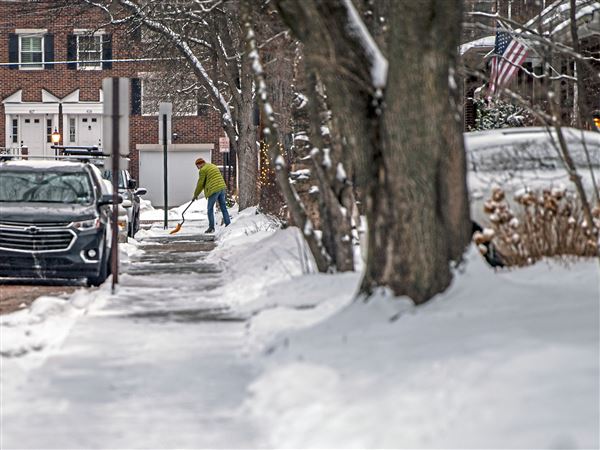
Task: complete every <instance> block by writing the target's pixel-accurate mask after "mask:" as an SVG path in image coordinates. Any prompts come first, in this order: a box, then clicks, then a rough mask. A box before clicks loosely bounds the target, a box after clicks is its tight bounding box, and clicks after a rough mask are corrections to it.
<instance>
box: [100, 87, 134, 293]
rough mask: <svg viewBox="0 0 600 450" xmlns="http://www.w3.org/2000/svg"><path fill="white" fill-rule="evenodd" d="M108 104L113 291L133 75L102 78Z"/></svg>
mask: <svg viewBox="0 0 600 450" xmlns="http://www.w3.org/2000/svg"><path fill="white" fill-rule="evenodd" d="M102 90H103V93H104V105H103V112H102V117H103V121H102V142H104V154H106V155H110V156H111V159H112V165H111V167H112V188H113V201H112V203H113V209H112V224H111V228H112V236H111V253H110V254H111V272H112V293H113V294H114V292H115V285H116V284H118V282H119V239H118V231H119V223H118V221H119V168H120V167H123V168H125V169H126V168H127V159H126V158H127V156H128V155H129V79H128V78H105V79H104V80H103V81H102Z"/></svg>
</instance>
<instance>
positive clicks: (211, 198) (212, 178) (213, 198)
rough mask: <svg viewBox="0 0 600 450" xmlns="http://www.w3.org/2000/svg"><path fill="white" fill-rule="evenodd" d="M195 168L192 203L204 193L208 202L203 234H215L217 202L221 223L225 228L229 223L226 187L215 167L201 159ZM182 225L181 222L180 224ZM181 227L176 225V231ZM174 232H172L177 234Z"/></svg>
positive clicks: (197, 161)
mask: <svg viewBox="0 0 600 450" xmlns="http://www.w3.org/2000/svg"><path fill="white" fill-rule="evenodd" d="M196 167H197V168H198V171H199V172H198V183H197V184H196V190H195V191H194V197H193V199H192V201H195V200H196V199H197V198H198V196H199V195H200V193H201V192H202V191H204V196H205V197H206V199H207V200H208V207H207V209H206V212H207V214H208V228H207V229H206V231H205V233H214V232H215V212H214V207H215V203H216V202H217V201H218V202H219V208H221V212H222V213H223V221H224V223H225V226H227V225H229V224H230V223H231V219H230V218H229V213H228V212H227V204H226V203H225V191H226V188H227V185H226V184H225V180H224V179H223V175H221V171H220V170H219V168H218V167H217V166H215V165H214V164H211V163H207V162H206V161H204V159H202V158H198V159H197V160H196ZM182 224H183V222H182ZM180 228H181V226H179V225H178V228H176V230H177V231H179V229H180ZM177 231H174V232H177Z"/></svg>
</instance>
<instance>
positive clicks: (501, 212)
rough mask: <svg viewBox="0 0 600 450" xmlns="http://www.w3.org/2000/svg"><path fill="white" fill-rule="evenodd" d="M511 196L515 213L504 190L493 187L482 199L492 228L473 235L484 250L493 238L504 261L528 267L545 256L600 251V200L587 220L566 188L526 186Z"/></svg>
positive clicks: (493, 242)
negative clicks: (484, 199)
mask: <svg viewBox="0 0 600 450" xmlns="http://www.w3.org/2000/svg"><path fill="white" fill-rule="evenodd" d="M513 200H514V202H513V203H511V204H512V205H514V208H515V210H516V212H515V211H513V209H511V205H510V204H509V202H508V201H507V199H506V194H505V192H504V190H502V189H501V188H494V189H493V190H492V193H491V196H490V198H489V199H488V200H486V202H485V203H484V205H483V210H484V212H485V213H486V214H487V216H488V218H489V221H490V224H491V225H490V228H484V230H483V231H482V232H477V233H475V234H474V235H473V241H474V242H475V244H476V245H477V246H478V248H479V250H480V252H481V253H482V254H483V255H485V254H486V252H487V251H488V248H489V245H487V244H489V243H492V244H493V245H494V247H495V248H496V250H497V252H498V253H499V254H500V255H501V257H502V261H503V263H504V264H505V266H526V265H530V264H533V263H535V262H536V261H538V260H540V259H542V258H544V257H558V258H563V259H565V258H567V257H573V256H580V257H597V256H600V252H599V237H600V233H599V230H600V203H598V204H597V205H596V206H595V207H594V208H593V223H592V224H589V223H587V221H586V220H585V218H584V214H583V211H582V206H581V202H580V200H579V198H578V197H577V195H576V194H575V193H573V192H569V191H567V190H566V189H564V188H552V189H543V190H541V191H539V190H536V191H534V190H530V189H528V188H525V189H522V190H520V191H518V192H517V193H516V194H515V195H514V199H513Z"/></svg>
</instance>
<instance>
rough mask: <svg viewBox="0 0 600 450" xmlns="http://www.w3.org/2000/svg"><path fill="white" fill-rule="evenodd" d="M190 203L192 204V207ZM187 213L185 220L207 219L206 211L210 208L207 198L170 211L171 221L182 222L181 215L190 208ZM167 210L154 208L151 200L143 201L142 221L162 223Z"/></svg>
mask: <svg viewBox="0 0 600 450" xmlns="http://www.w3.org/2000/svg"><path fill="white" fill-rule="evenodd" d="M190 203H192V204H191V205H190ZM188 206H189V208H188V210H187V211H186V212H185V220H194V219H203V218H206V209H207V206H208V203H207V200H206V199H205V198H199V199H198V200H196V201H195V202H188V203H184V204H183V205H181V206H177V207H174V208H170V209H169V214H168V218H169V220H181V214H182V213H183V211H184V210H185V208H186V207H188ZM164 211H165V210H164V209H162V208H154V206H152V203H150V201H149V200H144V199H142V204H141V205H140V219H141V220H144V221H153V220H154V221H161V220H163V219H164V217H165V212H164Z"/></svg>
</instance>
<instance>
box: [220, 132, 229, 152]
mask: <svg viewBox="0 0 600 450" xmlns="http://www.w3.org/2000/svg"><path fill="white" fill-rule="evenodd" d="M219 152H221V153H229V138H228V137H227V136H225V137H220V138H219Z"/></svg>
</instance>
